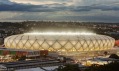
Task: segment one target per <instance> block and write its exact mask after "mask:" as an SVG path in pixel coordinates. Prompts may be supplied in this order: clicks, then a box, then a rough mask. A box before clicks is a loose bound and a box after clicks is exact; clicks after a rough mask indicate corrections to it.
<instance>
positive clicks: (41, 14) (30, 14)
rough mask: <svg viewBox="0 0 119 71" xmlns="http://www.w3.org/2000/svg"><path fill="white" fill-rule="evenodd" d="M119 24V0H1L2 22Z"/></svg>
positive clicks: (0, 18)
mask: <svg viewBox="0 0 119 71" xmlns="http://www.w3.org/2000/svg"><path fill="white" fill-rule="evenodd" d="M19 20H52V21H86V22H87V21H89V22H119V0H0V21H19Z"/></svg>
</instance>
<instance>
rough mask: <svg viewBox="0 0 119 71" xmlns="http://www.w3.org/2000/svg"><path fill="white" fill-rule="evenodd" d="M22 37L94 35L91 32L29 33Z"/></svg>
mask: <svg viewBox="0 0 119 71" xmlns="http://www.w3.org/2000/svg"><path fill="white" fill-rule="evenodd" d="M24 35H96V34H95V33H91V32H31V33H25V34H24Z"/></svg>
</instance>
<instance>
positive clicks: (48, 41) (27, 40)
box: [4, 34, 115, 52]
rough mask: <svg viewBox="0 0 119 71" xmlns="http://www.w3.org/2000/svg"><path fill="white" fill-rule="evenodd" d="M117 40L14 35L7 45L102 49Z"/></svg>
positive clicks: (59, 49)
mask: <svg viewBox="0 0 119 71" xmlns="http://www.w3.org/2000/svg"><path fill="white" fill-rule="evenodd" d="M114 43H115V40H114V39H113V38H111V37H109V36H105V35H73V36H72V35H70V36H68V35H61V36H58V35H24V34H21V35H13V36H10V37H7V38H6V39H5V41H4V44H5V47H7V48H15V49H30V50H49V51H78V52H79V51H100V50H108V49H111V48H112V47H113V46H114Z"/></svg>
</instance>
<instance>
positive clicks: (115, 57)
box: [109, 54, 119, 59]
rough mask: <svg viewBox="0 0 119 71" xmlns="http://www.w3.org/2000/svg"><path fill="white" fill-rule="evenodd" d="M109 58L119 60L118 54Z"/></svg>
mask: <svg viewBox="0 0 119 71" xmlns="http://www.w3.org/2000/svg"><path fill="white" fill-rule="evenodd" d="M109 58H114V59H119V56H118V55H116V54H111V55H110V56H109Z"/></svg>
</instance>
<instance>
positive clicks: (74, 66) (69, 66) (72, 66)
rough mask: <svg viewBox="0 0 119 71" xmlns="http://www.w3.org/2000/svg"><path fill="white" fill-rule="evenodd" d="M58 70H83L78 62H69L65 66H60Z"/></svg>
mask: <svg viewBox="0 0 119 71" xmlns="http://www.w3.org/2000/svg"><path fill="white" fill-rule="evenodd" d="M58 71H81V70H80V69H79V66H78V64H67V65H65V66H63V67H61V66H59V68H58Z"/></svg>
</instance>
